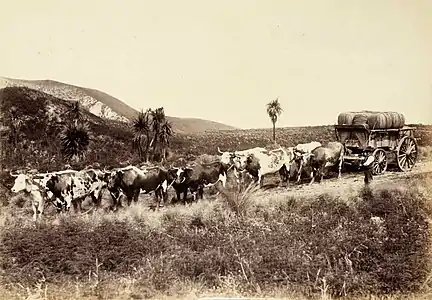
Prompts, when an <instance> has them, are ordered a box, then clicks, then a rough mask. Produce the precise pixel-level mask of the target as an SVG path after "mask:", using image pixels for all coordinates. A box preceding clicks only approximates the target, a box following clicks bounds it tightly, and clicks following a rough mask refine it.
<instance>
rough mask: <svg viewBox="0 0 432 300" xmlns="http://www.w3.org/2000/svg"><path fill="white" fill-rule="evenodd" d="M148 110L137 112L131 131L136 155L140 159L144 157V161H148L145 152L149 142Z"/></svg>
mask: <svg viewBox="0 0 432 300" xmlns="http://www.w3.org/2000/svg"><path fill="white" fill-rule="evenodd" d="M150 112H151V110H150V109H147V110H146V111H145V112H143V111H142V110H141V111H140V112H139V114H138V116H137V117H136V118H135V119H134V120H133V121H132V127H133V131H134V133H135V136H134V139H133V145H134V148H135V149H137V151H138V155H139V157H140V158H142V157H143V156H144V155H145V156H146V161H147V160H148V156H147V152H148V148H149V142H150V132H151V130H150V125H151V124H150Z"/></svg>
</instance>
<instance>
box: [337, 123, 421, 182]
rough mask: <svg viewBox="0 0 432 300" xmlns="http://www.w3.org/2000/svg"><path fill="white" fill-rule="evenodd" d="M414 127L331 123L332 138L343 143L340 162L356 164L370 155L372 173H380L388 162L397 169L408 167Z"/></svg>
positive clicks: (414, 153)
mask: <svg viewBox="0 0 432 300" xmlns="http://www.w3.org/2000/svg"><path fill="white" fill-rule="evenodd" d="M414 130H415V127H409V126H405V125H404V126H403V127H401V128H388V129H371V128H370V127H369V125H368V124H355V125H346V124H338V125H335V133H336V138H337V140H338V141H339V142H341V143H342V144H344V145H345V150H346V153H345V156H344V164H349V165H357V166H358V165H359V163H360V162H361V161H362V160H364V159H365V158H366V157H367V156H369V155H371V154H372V155H373V156H374V157H375V162H374V163H373V166H372V173H373V174H375V175H377V174H382V173H384V172H385V171H386V170H387V166H388V165H389V164H393V165H397V167H398V168H399V170H401V171H403V172H406V171H409V170H411V169H412V168H413V167H414V165H415V163H416V161H417V154H418V147H417V140H416V138H415V137H414Z"/></svg>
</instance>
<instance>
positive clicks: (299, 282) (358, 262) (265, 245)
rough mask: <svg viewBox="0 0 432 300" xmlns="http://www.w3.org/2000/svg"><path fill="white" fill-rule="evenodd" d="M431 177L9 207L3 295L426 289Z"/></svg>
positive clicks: (320, 295)
mask: <svg viewBox="0 0 432 300" xmlns="http://www.w3.org/2000/svg"><path fill="white" fill-rule="evenodd" d="M430 182H431V178H430V177H429V178H423V179H420V180H418V181H415V182H413V181H408V182H406V183H405V184H404V185H401V184H398V187H395V186H391V185H389V186H386V187H384V186H379V187H377V188H374V189H373V190H372V191H369V190H362V191H358V190H357V191H355V190H353V192H352V194H346V195H345V196H344V197H343V198H338V197H333V196H330V195H321V196H319V197H318V198H311V199H306V198H304V199H300V198H298V199H294V198H281V197H279V198H277V197H266V198H261V197H258V195H259V194H260V193H257V192H255V191H253V190H252V189H251V187H252V186H250V187H249V189H237V190H236V189H234V187H232V188H231V189H230V190H229V192H231V194H230V193H227V194H225V196H223V195H221V196H220V198H219V199H216V200H213V201H200V202H198V203H195V204H192V205H187V206H178V207H167V208H166V209H163V210H160V211H156V212H151V211H149V209H148V207H147V206H144V205H142V204H139V203H138V204H136V205H134V206H132V207H130V208H128V209H124V210H121V211H120V212H118V213H117V214H106V213H102V212H95V213H94V214H92V215H82V216H75V215H71V216H65V217H60V218H58V219H57V220H55V219H53V218H51V219H50V218H49V217H47V219H46V221H45V222H42V223H41V224H39V225H38V226H36V227H35V226H34V225H33V223H32V222H31V221H30V220H29V219H30V218H29V217H28V216H29V214H26V215H24V214H23V212H22V209H18V208H13V207H8V209H7V210H4V211H2V214H1V216H0V220H1V222H0V223H1V227H0V228H1V229H0V237H1V244H0V284H1V286H2V288H1V290H0V294H2V295H3V296H4V297H7V298H8V299H13V298H20V299H26V298H27V299H30V298H28V297H29V296H31V297H32V299H71V298H80V299H96V298H98V299H143V298H153V299H162V298H163V297H165V296H167V297H172V298H173V299H174V298H176V297H175V296H177V297H179V298H183V299H186V298H187V299H197V297H198V296H201V297H203V296H209V295H230V296H245V295H249V296H255V297H258V296H259V297H264V296H268V297H270V296H272V297H279V298H283V297H290V298H291V299H306V298H308V299H310V298H316V299H330V298H331V297H340V296H343V295H345V294H346V295H347V297H349V298H350V299H353V297H354V296H359V293H366V294H368V295H374V294H375V295H380V294H383V295H390V294H393V293H396V294H401V293H403V295H407V294H409V293H410V292H415V293H423V294H426V293H428V292H429V291H430V282H429V277H430V276H429V274H430V270H431V268H430V267H429V266H430V264H429V262H430V255H429V251H430V250H429V245H430V240H429V238H430V235H429V228H428V223H427V218H428V216H429V215H430V208H429V204H428V202H427V200H429V199H431V198H430V197H431V196H432V186H431V184H430ZM227 204H228V205H227ZM371 216H374V217H379V218H380V219H377V218H375V219H371ZM377 221H382V222H377ZM360 296H361V295H360ZM377 297H378V296H377ZM377 297H375V298H372V299H379V298H377ZM397 297H398V296H392V297H391V298H389V299H397ZM176 299H178V298H176ZM364 299H366V298H364ZM369 299H371V298H369ZM412 299H414V298H412Z"/></svg>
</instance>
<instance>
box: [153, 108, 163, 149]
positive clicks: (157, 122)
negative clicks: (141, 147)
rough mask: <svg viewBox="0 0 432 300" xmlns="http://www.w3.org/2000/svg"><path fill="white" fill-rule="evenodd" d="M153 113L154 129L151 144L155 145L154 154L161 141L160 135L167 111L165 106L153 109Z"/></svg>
mask: <svg viewBox="0 0 432 300" xmlns="http://www.w3.org/2000/svg"><path fill="white" fill-rule="evenodd" d="M151 115H152V122H151V126H152V131H153V139H152V141H151V143H150V146H153V155H154V154H155V151H156V146H157V144H158V142H159V135H160V130H161V126H162V123H163V122H164V121H165V112H164V108H163V107H159V108H156V109H155V110H152V111H151Z"/></svg>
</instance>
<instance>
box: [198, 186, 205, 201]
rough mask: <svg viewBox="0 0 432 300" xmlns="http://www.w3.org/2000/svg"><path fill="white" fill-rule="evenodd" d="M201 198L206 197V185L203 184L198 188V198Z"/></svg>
mask: <svg viewBox="0 0 432 300" xmlns="http://www.w3.org/2000/svg"><path fill="white" fill-rule="evenodd" d="M199 198H201V199H204V187H203V186H200V187H199V188H198V199H199Z"/></svg>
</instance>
